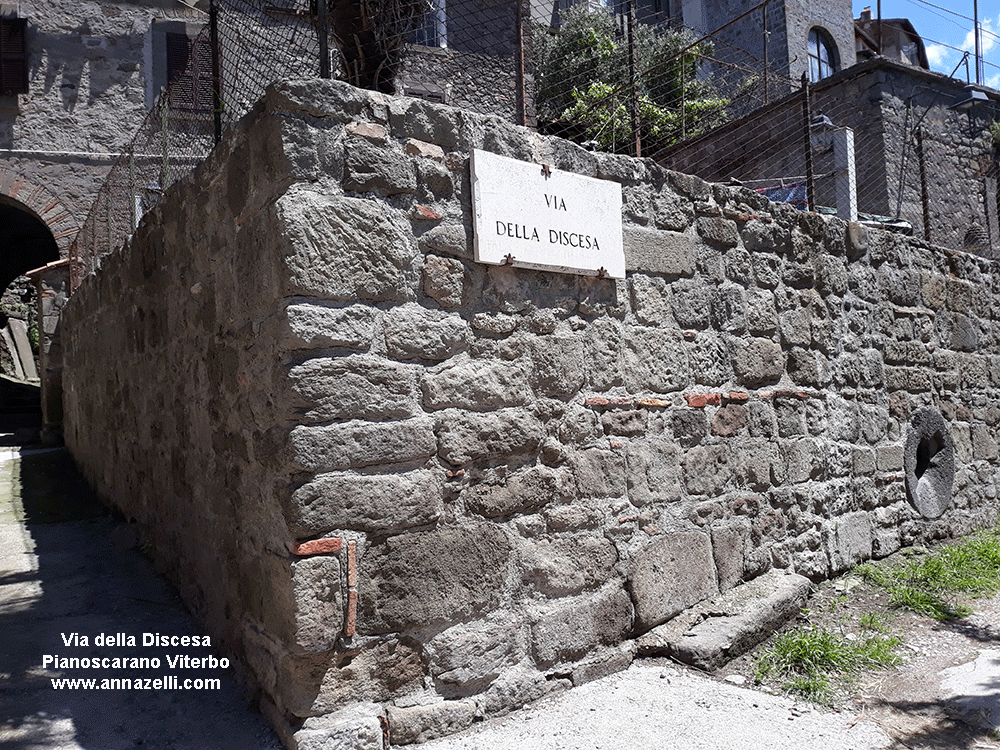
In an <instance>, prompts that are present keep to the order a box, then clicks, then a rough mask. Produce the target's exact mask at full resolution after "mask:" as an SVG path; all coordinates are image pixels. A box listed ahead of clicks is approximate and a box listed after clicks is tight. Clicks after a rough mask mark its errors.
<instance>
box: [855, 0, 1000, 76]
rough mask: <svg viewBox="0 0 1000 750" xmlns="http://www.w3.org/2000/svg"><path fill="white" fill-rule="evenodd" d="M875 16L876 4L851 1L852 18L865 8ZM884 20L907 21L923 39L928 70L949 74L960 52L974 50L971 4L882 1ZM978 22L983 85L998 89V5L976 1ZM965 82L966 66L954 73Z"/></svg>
mask: <svg viewBox="0 0 1000 750" xmlns="http://www.w3.org/2000/svg"><path fill="white" fill-rule="evenodd" d="M868 5H870V6H871V9H872V16H873V17H874V16H876V15H877V9H878V5H877V0H853V6H854V17H855V18H857V17H858V16H859V15H860V14H861V11H862V10H864V8H865V6H868ZM882 17H883V18H908V19H910V23H912V24H913V28H915V29H916V30H917V33H918V34H920V36H922V37H923V39H924V44H925V45H926V46H927V58H928V61H929V62H930V65H931V70H936V71H938V72H940V73H945V74H950V73H951V72H952V71H953V70H954V69H955V66H956V65H958V64H959V61H961V59H962V52H961V51H959V50H968V51H969V52H970V53H972V52H973V51H974V49H975V40H974V37H973V36H972V26H973V23H972V21H971V20H970V19H972V17H973V0H926V1H925V0H882ZM979 22H980V24H981V27H982V37H981V39H980V45H981V48H982V50H981V51H982V54H983V60H984V63H985V64H984V65H983V79H982V80H983V83H985V84H986V85H987V86H990V87H991V88H995V89H1000V3H998V2H997V0H979ZM969 74H970V78H971V79H972V80H973V81H975V80H976V70H975V64H974V62H973V57H972V54H970V55H969ZM955 77H956V78H962V79H963V80H964V79H965V65H962V66H961V68H960V69H959V70H958V71H956V72H955Z"/></svg>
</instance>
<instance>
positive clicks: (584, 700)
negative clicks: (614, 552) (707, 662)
mask: <svg viewBox="0 0 1000 750" xmlns="http://www.w3.org/2000/svg"><path fill="white" fill-rule="evenodd" d="M651 747H669V748H670V749H671V750H731V748H754V749H755V750H756V749H757V748H768V750H805V749H806V748H823V750H876V748H890V747H893V742H892V739H891V738H890V737H889V735H888V734H886V733H885V732H884V731H883V730H882V729H881V728H880V727H879V726H878V725H876V724H875V723H873V722H871V721H866V720H863V719H861V717H860V716H859V715H857V714H855V713H853V712H843V713H837V712H834V711H826V710H819V709H816V708H814V707H812V706H810V705H808V704H803V703H801V702H796V701H794V700H792V699H791V698H788V697H785V696H780V695H771V694H767V693H764V692H761V691H758V690H749V689H746V688H743V687H739V686H737V685H733V684H730V683H728V682H725V681H723V680H717V679H713V678H712V677H709V676H707V675H703V674H698V673H695V672H690V671H687V670H684V669H681V668H677V667H674V666H671V665H669V664H666V663H660V664H657V663H654V662H653V661H651V660H641V661H638V662H636V663H635V664H633V665H632V667H630V668H629V669H628V670H626V671H625V672H621V673H619V674H616V675H612V676H610V677H606V678H604V679H601V680H597V681H595V682H591V683H588V684H586V685H582V686H581V687H578V688H573V689H572V690H570V691H568V692H566V693H564V694H562V695H560V696H558V697H556V698H553V699H550V700H545V701H542V702H540V703H538V704H535V705H532V706H529V707H527V708H524V709H522V710H521V711H516V712H514V713H513V714H510V715H509V716H506V717H503V718H501V719H494V720H491V721H489V722H484V723H483V724H480V725H478V726H476V727H473V728H472V729H469V730H467V731H465V732H462V733H459V734H455V735H452V736H450V737H444V738H441V739H438V740H432V741H431V742H427V743H425V744H423V745H421V748H426V750H459V749H460V748H461V749H462V750H495V749H496V748H518V749H519V750H612V749H615V750H618V749H620V748H621V749H623V748H651Z"/></svg>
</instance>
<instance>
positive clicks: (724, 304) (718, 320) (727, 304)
mask: <svg viewBox="0 0 1000 750" xmlns="http://www.w3.org/2000/svg"><path fill="white" fill-rule="evenodd" d="M746 311H747V297H746V292H745V291H744V290H743V289H742V288H741V287H738V286H726V287H723V288H722V289H718V290H716V292H715V293H714V294H713V295H712V328H713V329H715V330H717V331H725V332H727V333H743V332H744V331H746V329H747V313H746Z"/></svg>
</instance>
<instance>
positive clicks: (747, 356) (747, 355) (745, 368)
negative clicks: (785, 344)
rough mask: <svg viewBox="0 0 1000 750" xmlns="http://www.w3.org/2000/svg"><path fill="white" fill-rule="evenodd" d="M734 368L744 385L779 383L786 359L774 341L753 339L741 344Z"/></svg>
mask: <svg viewBox="0 0 1000 750" xmlns="http://www.w3.org/2000/svg"><path fill="white" fill-rule="evenodd" d="M733 367H734V369H735V371H736V377H737V379H738V380H739V382H740V383H743V384H744V385H748V386H759V385H764V384H766V383H777V382H778V380H780V379H781V375H782V373H783V372H784V370H785V358H784V355H783V354H782V351H781V347H780V346H779V345H778V344H776V343H775V342H774V341H771V340H770V339H760V338H753V339H750V340H749V341H746V342H744V341H740V342H739V345H738V349H737V353H736V357H735V359H734V361H733Z"/></svg>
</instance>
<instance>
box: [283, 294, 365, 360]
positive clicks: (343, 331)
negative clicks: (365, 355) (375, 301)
mask: <svg viewBox="0 0 1000 750" xmlns="http://www.w3.org/2000/svg"><path fill="white" fill-rule="evenodd" d="M374 332H375V310H373V309H372V308H370V307H364V306H362V305H351V306H349V307H332V306H327V305H324V304H322V303H319V302H317V303H310V304H305V303H303V304H290V305H288V306H287V307H286V308H285V320H284V321H283V326H282V331H281V338H280V345H281V346H282V347H283V348H285V349H305V348H309V349H319V348H323V349H328V348H333V347H344V348H346V349H367V348H368V347H369V346H371V342H372V335H373V334H374Z"/></svg>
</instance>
